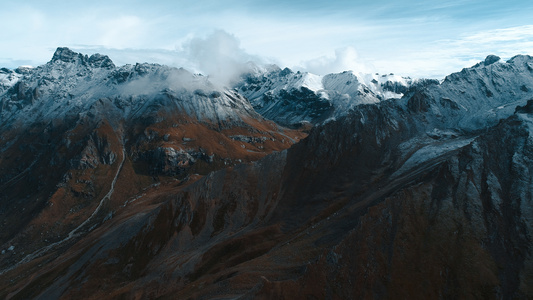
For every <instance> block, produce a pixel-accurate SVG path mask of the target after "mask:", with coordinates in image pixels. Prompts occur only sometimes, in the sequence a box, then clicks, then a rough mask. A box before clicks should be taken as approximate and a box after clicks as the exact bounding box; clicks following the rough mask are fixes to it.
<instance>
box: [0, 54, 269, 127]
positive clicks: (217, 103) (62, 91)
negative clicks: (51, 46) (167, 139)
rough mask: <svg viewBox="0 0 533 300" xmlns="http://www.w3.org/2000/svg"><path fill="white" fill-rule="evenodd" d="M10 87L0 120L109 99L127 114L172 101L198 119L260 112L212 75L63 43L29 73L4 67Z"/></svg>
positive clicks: (0, 103) (1, 99)
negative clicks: (120, 62)
mask: <svg viewBox="0 0 533 300" xmlns="http://www.w3.org/2000/svg"><path fill="white" fill-rule="evenodd" d="M4 73H5V74H3V77H2V78H1V79H2V82H6V83H5V84H4V86H5V87H8V88H7V89H6V88H5V90H4V91H3V92H2V94H0V124H6V122H9V120H17V121H23V122H26V123H28V122H35V121H39V120H41V121H44V120H50V119H54V118H62V117H64V115H75V114H79V113H82V114H83V113H85V112H87V111H89V110H90V109H91V107H93V108H94V107H95V104H96V103H97V101H99V100H101V99H109V100H110V101H111V102H113V103H114V104H115V105H116V106H117V107H118V108H119V109H118V111H119V112H118V113H119V114H120V115H121V117H123V118H129V117H132V115H133V114H142V113H146V110H149V109H151V108H154V106H155V107H159V106H161V103H163V102H170V103H169V104H172V105H171V106H166V107H165V109H176V110H177V111H180V112H182V113H184V114H187V115H190V116H194V117H195V118H196V119H197V120H201V121H208V122H214V123H220V122H242V118H250V117H251V118H258V117H259V116H258V115H257V114H256V113H255V111H254V110H253V108H252V107H251V105H250V104H249V103H248V101H247V100H246V99H244V98H242V97H241V96H240V95H238V94H237V93H235V92H233V91H230V90H227V89H224V88H221V87H217V86H214V85H213V84H211V83H210V82H209V81H208V79H207V77H203V76H200V75H193V74H191V73H189V72H188V71H186V70H184V69H177V68H171V67H167V66H161V65H155V64H136V65H125V66H122V67H116V66H115V65H114V64H113V62H112V61H111V60H110V59H109V58H108V57H107V56H104V55H100V54H95V55H92V56H90V57H88V56H86V55H82V54H79V53H75V52H73V51H71V50H69V49H67V48H58V50H57V51H56V53H55V54H54V57H53V58H52V60H51V61H50V62H49V63H47V64H45V65H43V66H39V67H37V68H35V69H31V70H29V71H28V73H27V74H25V75H23V76H21V75H20V74H19V75H14V74H16V73H8V72H4Z"/></svg>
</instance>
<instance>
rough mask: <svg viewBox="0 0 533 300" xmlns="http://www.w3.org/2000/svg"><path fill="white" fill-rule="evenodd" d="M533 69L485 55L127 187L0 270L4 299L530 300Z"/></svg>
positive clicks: (239, 137) (527, 63) (524, 61)
mask: <svg viewBox="0 0 533 300" xmlns="http://www.w3.org/2000/svg"><path fill="white" fill-rule="evenodd" d="M532 63H533V58H531V57H528V56H517V57H514V58H512V59H511V60H509V61H508V62H501V61H499V60H497V59H495V58H493V57H488V58H487V59H486V60H485V62H484V63H482V64H478V65H476V66H474V67H472V68H468V69H464V70H463V71H461V72H459V73H455V74H452V75H450V76H448V77H447V78H446V79H445V80H444V81H443V82H442V83H439V82H431V81H427V82H424V83H422V84H419V85H415V86H412V87H411V88H409V89H408V90H406V91H405V96H404V97H403V98H401V99H392V100H382V101H380V102H378V103H375V104H360V105H357V106H354V107H353V109H352V110H351V111H349V112H347V113H346V115H344V116H340V117H338V118H337V119H336V120H333V121H330V122H326V123H324V124H322V125H319V126H315V127H314V128H313V129H312V130H311V132H310V134H309V136H308V137H307V138H305V139H303V140H302V141H300V142H299V143H297V144H295V145H294V146H293V147H291V148H290V149H288V150H285V151H282V152H279V153H274V154H272V155H269V156H266V157H264V158H262V159H261V160H259V161H257V162H254V163H250V164H243V165H236V166H231V167H229V168H225V169H222V170H219V171H217V172H212V173H209V175H207V176H204V177H202V178H200V179H198V180H197V181H194V182H192V180H191V181H189V182H187V183H185V184H184V183H180V182H162V183H160V184H158V185H155V186H151V187H148V188H146V189H144V190H142V191H139V192H135V193H130V195H131V196H129V197H128V198H122V199H120V200H122V201H123V202H120V203H121V206H120V207H117V209H116V210H114V211H113V212H114V213H113V215H112V216H111V217H110V218H107V220H106V222H104V223H102V224H101V225H100V227H99V228H97V229H95V230H94V231H91V232H89V233H88V234H87V235H86V236H85V237H83V238H80V239H78V240H76V243H74V242H72V243H65V244H64V245H63V248H62V249H57V250H56V251H55V252H51V253H49V254H48V255H44V256H39V257H38V258H35V259H31V260H28V261H27V262H25V263H24V264H21V265H19V266H17V267H16V268H13V269H10V270H7V271H4V273H3V274H2V275H0V276H2V277H4V278H11V279H12V281H10V282H8V280H4V281H1V282H5V283H3V284H2V285H0V290H1V291H2V292H1V293H0V296H3V297H18V298H42V299H45V298H64V299H75V298H94V299H102V298H110V299H111V298H127V299H134V298H161V299H175V298H180V299H210V298H241V299H250V298H275V299H284V298H285V299H294V298H318V299H358V298H380V299H381V298H386V299H398V298H401V299H402V298H409V299H428V298H452V299H455V298H489V299H491V298H501V299H516V298H517V299H528V298H531V297H533V290H532V289H531V286H533V276H532V274H533V271H532V270H533V269H532V268H533V257H532V253H533V252H532V250H531V242H530V241H531V240H532V239H533V223H532V217H533V206H532V205H531V201H532V199H533V188H532V184H531V183H532V182H533V177H532V174H533V152H532V151H531V149H532V146H533V145H532V144H531V143H532V141H533V115H532V114H531V111H530V106H531V103H530V102H531V101H528V100H530V99H531V98H532V96H533V95H532V94H531V91H532V89H533V68H532V67H531V66H532ZM103 135H104V133H101V134H100V135H99V136H103ZM145 136H147V137H149V136H152V135H151V133H150V132H149V131H147V132H146V133H145ZM153 136H155V135H153ZM229 137H230V138H231V140H233V141H235V142H246V143H251V144H253V143H260V142H261V141H262V140H263V139H261V138H259V139H256V138H249V137H247V136H246V135H245V134H232V135H231V136H229ZM95 138H96V137H93V142H92V143H93V144H94V145H95V146H94V151H100V152H102V153H109V150H106V149H108V148H106V146H105V143H104V142H103V141H104V140H105V139H104V138H99V139H95ZM98 140H99V141H100V142H98ZM108 140H109V139H108ZM163 140H164V136H163ZM182 141H183V142H187V143H188V142H192V141H191V138H190V137H188V136H187V137H183V138H182ZM96 145H103V147H101V146H96ZM152 149H155V148H152ZM162 151H163V152H164V151H166V150H165V149H163V150H162ZM114 152H117V153H120V151H118V150H114ZM87 153H91V152H90V151H89V152H87ZM165 155H167V156H168V157H179V154H173V153H170V152H169V153H168V154H165ZM103 162H104V160H101V161H100V162H99V163H100V165H105V164H104V163H103ZM170 162H172V163H170ZM174 162H175V161H173V160H172V159H170V158H169V164H173V163H174ZM120 180H121V179H120V177H119V179H118V181H117V185H116V188H118V187H120V186H121V184H120ZM117 200H118V199H117ZM117 200H115V201H117ZM17 247H18V245H17V246H15V247H14V249H11V250H7V251H9V252H10V253H11V252H13V251H17V249H18V248H17ZM8 255H12V254H8ZM41 266H46V268H43V267H41ZM30 275H31V276H30Z"/></svg>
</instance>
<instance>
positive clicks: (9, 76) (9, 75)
mask: <svg viewBox="0 0 533 300" xmlns="http://www.w3.org/2000/svg"><path fill="white" fill-rule="evenodd" d="M21 77H22V74H20V73H17V72H16V71H12V70H9V69H6V68H2V69H0V93H2V92H3V91H4V90H6V89H8V88H10V87H12V86H13V85H15V83H17V81H18V80H19V79H20V78H21Z"/></svg>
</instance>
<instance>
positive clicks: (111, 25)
mask: <svg viewBox="0 0 533 300" xmlns="http://www.w3.org/2000/svg"><path fill="white" fill-rule="evenodd" d="M0 4H1V7H2V9H1V11H0V20H1V21H2V25H3V26H2V28H1V29H0V43H1V44H0V45H1V47H0V67H8V68H15V67H17V66H19V65H33V66H36V65H40V64H43V63H46V62H47V61H49V60H50V58H51V57H52V54H53V52H54V50H55V48H56V47H58V46H67V47H70V48H72V49H73V50H76V51H78V52H82V53H85V54H92V53H95V52H100V53H102V54H107V55H109V56H110V57H111V59H112V60H113V61H114V62H115V63H116V64H117V65H122V64H126V63H136V62H154V63H162V64H169V65H173V66H183V67H185V68H188V69H191V70H193V71H197V72H203V73H210V72H215V71H217V70H218V71H220V70H224V66H225V64H227V63H228V61H230V62H231V63H234V62H239V63H241V62H245V61H249V60H252V61H258V62H263V63H276V64H278V65H280V66H282V67H285V66H288V67H291V68H294V69H297V70H308V71H311V72H314V73H318V74H325V73H330V72H340V71H343V70H353V71H356V72H380V73H391V72H393V73H396V74H400V75H406V76H412V77H432V78H441V77H443V76H445V75H447V74H449V73H451V72H455V71H460V69H461V68H463V67H468V66H471V65H473V64H475V63H476V62H478V61H480V60H482V59H484V58H485V57H486V56H487V55H488V54H496V55H499V56H501V57H502V58H504V59H508V58H510V57H512V56H514V55H516V54H531V55H533V1H531V0H521V1H517V0H506V1H487V0H484V1H477V0H473V1H464V0H456V1H426V0H424V1H414V0H413V1H408V0H396V1H383V0H372V1H369V0H365V1H344V0H341V1H334V0H330V1H324V0H320V1H287V0H285V1H279V0H270V1H255V0H241V1H236V0H218V1H205V0H194V1H191V0H188V1H176V0H172V1H157V0H154V1H131V0H129V1H112V0H107V1H98V0H96V1H95V0H93V1H86V0H85V1H46V0H39V1H32V0H29V1H7V0H0Z"/></svg>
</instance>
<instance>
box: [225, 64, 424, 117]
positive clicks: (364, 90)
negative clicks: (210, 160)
mask: <svg viewBox="0 0 533 300" xmlns="http://www.w3.org/2000/svg"><path fill="white" fill-rule="evenodd" d="M249 69H250V70H251V71H250V72H247V73H245V74H243V75H242V76H241V80H240V81H239V82H237V83H236V84H235V88H236V89H237V91H239V93H240V94H242V95H244V96H245V97H246V98H248V99H249V100H250V102H251V103H252V105H253V107H254V109H256V110H257V111H258V112H259V113H260V114H261V115H263V116H264V117H266V118H268V119H271V120H273V121H275V122H277V123H278V124H283V125H285V126H292V127H294V126H298V125H299V124H301V123H305V122H309V123H312V124H318V123H322V122H324V121H325V120H327V119H331V118H336V117H340V116H342V115H344V114H346V112H347V111H348V110H350V109H353V108H354V107H355V106H357V105H359V104H368V103H377V102H379V101H381V100H384V99H390V98H401V97H402V95H403V93H405V92H406V91H407V90H408V89H409V87H410V86H411V85H413V84H416V83H418V82H419V80H413V79H411V78H405V77H400V76H397V75H394V74H388V75H379V74H355V73H354V72H352V71H346V72H343V73H339V74H328V75H325V76H319V75H315V74H312V73H308V72H300V71H298V72H296V73H295V72H293V71H292V70H290V69H289V68H285V69H283V70H282V69H280V68H279V67H277V66H275V65H271V66H267V67H263V68H260V67H257V66H253V65H252V66H250V68H249Z"/></svg>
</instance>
